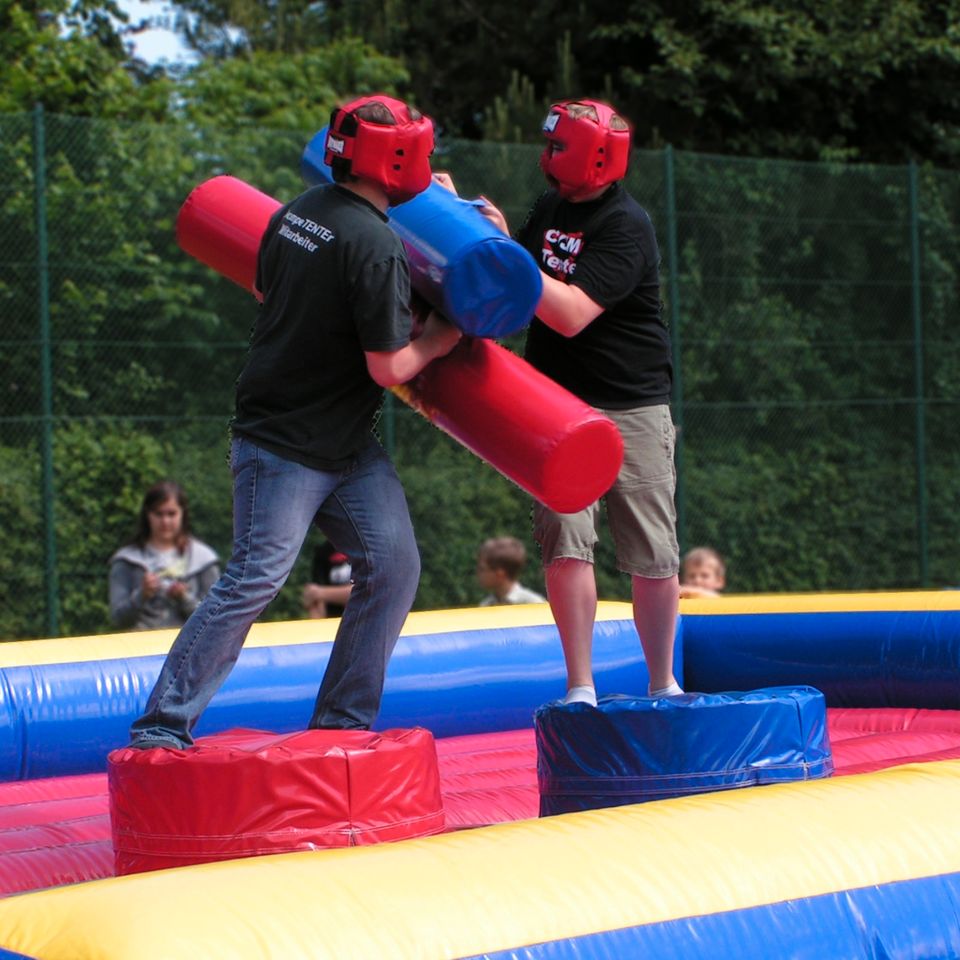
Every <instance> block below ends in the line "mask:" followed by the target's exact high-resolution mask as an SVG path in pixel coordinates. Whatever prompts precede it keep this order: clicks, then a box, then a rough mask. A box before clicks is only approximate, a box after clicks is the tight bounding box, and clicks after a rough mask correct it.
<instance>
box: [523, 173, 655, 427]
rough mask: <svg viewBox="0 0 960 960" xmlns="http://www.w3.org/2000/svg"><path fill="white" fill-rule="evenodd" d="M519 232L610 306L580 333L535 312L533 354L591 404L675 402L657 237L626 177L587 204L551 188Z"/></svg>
mask: <svg viewBox="0 0 960 960" xmlns="http://www.w3.org/2000/svg"><path fill="white" fill-rule="evenodd" d="M517 239H518V240H519V242H520V243H521V244H522V245H523V246H524V247H525V248H526V249H527V250H528V251H529V252H530V253H531V254H532V255H533V258H534V259H535V260H536V261H537V263H538V264H539V266H540V269H541V270H543V271H544V273H546V274H547V275H548V276H550V277H553V278H555V279H557V280H562V281H563V282H564V283H572V284H574V285H576V286H578V287H580V288H581V289H582V290H583V292H584V293H585V294H586V295H587V296H588V297H590V299H591V300H593V301H594V302H595V303H597V304H599V305H600V306H601V307H603V308H604V312H603V313H601V314H600V316H598V317H597V318H596V319H595V320H594V321H593V322H592V323H590V324H588V325H587V327H585V328H584V329H583V330H581V331H580V333H578V334H577V335H576V336H573V337H564V336H563V335H562V334H559V333H556V332H555V331H554V330H551V329H550V328H549V327H548V326H546V324H544V323H542V322H541V321H540V320H538V319H534V321H533V323H532V324H531V325H530V330H529V332H528V334H527V345H526V351H525V357H526V359H527V360H528V361H529V362H530V363H531V364H532V365H533V366H534V367H536V368H537V369H538V370H540V371H542V372H543V373H545V374H546V375H547V376H548V377H550V378H551V379H552V380H555V381H556V382H557V383H559V384H561V385H562V386H564V387H566V388H567V389H568V390H569V391H570V392H571V393H574V394H576V395H577V396H578V397H580V398H581V399H582V400H585V401H586V402H587V403H589V404H590V405H591V406H595V407H606V408H608V409H612V410H626V409H630V408H631V407H642V406H649V405H651V404H655V403H667V402H669V399H670V389H671V385H672V382H673V362H672V358H671V349H670V335H669V332H668V331H667V328H666V326H665V325H664V323H663V317H662V304H661V302H660V252H659V249H658V247H657V238H656V234H655V233H654V230H653V224H652V223H651V222H650V217H649V216H648V215H647V212H646V211H645V210H644V209H643V207H641V206H640V205H639V204H638V203H637V202H636V200H634V199H633V197H631V196H630V194H629V193H627V191H626V190H624V189H623V186H622V184H620V183H615V184H613V186H611V187H610V189H609V190H607V191H606V193H604V194H603V195H602V196H600V197H598V198H597V199H596V200H590V201H588V202H586V203H570V202H569V201H567V200H563V199H562V198H561V197H560V195H559V194H558V193H557V192H556V191H554V190H549V191H547V192H546V193H544V194H543V195H542V196H541V197H540V198H539V199H538V200H537V202H536V204H535V205H534V207H533V209H532V210H531V211H530V214H529V215H528V217H527V220H526V222H525V223H524V224H523V226H522V227H521V228H520V231H519V233H518V236H517Z"/></svg>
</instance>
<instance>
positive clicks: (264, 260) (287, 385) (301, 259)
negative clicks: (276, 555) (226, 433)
mask: <svg viewBox="0 0 960 960" xmlns="http://www.w3.org/2000/svg"><path fill="white" fill-rule="evenodd" d="M257 287H258V288H259V289H260V290H261V291H262V292H263V304H262V306H261V307H260V312H259V314H258V316H257V321H256V323H255V325H254V328H253V333H252V335H251V338H250V352H249V354H248V356H247V362H246V365H245V367H244V369H243V372H242V373H241V374H240V377H239V379H238V381H237V403H236V416H235V418H234V421H233V429H234V430H235V431H236V432H237V433H240V434H243V435H244V436H247V437H249V438H250V439H252V440H253V441H254V442H256V443H258V444H260V445H261V446H263V447H265V448H266V449H268V450H270V451H272V452H274V453H276V454H278V455H279V456H282V457H286V458H287V459H289V460H295V461H297V462H298V463H303V464H306V465H307V466H310V467H315V468H317V469H321V470H336V469H339V468H341V467H343V466H345V465H346V464H347V463H348V462H349V461H350V459H351V458H352V457H353V456H354V455H355V454H356V453H357V452H358V451H359V450H360V449H361V448H362V447H363V446H364V444H365V443H366V441H367V438H368V436H369V434H370V429H371V426H372V423H373V417H374V414H375V413H376V410H377V407H378V405H379V404H380V401H381V399H382V398H383V388H382V387H380V386H379V385H378V384H377V383H376V382H375V381H374V380H373V378H372V377H371V376H370V373H369V371H368V370H367V364H366V358H365V356H364V351H367V350H370V351H392V350H398V349H400V348H401V347H404V346H406V345H407V343H409V341H410V329H411V325H412V321H411V317H410V307H409V303H410V274H409V271H408V269H407V260H406V255H405V253H404V250H403V244H402V243H401V242H400V239H399V237H397V235H396V234H395V233H394V232H393V231H392V230H391V229H390V228H389V226H388V225H387V218H386V217H385V216H384V215H383V214H382V213H381V212H380V211H379V210H377V208H376V207H374V206H373V205H372V204H370V203H368V202H367V201H366V200H364V199H363V198H362V197H358V196H357V195H356V194H354V193H352V192H351V191H349V190H345V189H343V188H342V187H339V186H335V185H325V186H319V187H313V188H311V189H310V190H307V191H306V192H305V193H303V194H301V195H300V196H299V197H297V198H296V199H295V200H293V201H292V202H291V203H289V204H287V205H286V206H285V207H282V208H281V209H280V210H278V211H277V212H276V214H274V216H273V217H272V218H271V220H270V224H269V226H268V227H267V230H266V232H265V233H264V235H263V240H262V241H261V243H260V254H259V258H258V262H257Z"/></svg>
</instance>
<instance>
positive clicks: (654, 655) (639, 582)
mask: <svg viewBox="0 0 960 960" xmlns="http://www.w3.org/2000/svg"><path fill="white" fill-rule="evenodd" d="M632 579H633V621H634V623H635V624H636V625H637V633H638V634H639V635H640V645H641V646H642V647H643V655H644V657H645V658H646V661H647V669H648V670H649V671H650V689H651V690H657V689H660V688H663V687H669V686H670V684H671V683H675V682H676V680H675V678H674V676H673V642H674V637H675V635H676V630H677V609H678V606H679V597H680V585H679V578H678V577H677V576H676V575H674V576H672V577H666V578H664V579H662V580H654V579H651V578H649V577H636V576H635V577H633V578H632ZM558 624H559V621H558Z"/></svg>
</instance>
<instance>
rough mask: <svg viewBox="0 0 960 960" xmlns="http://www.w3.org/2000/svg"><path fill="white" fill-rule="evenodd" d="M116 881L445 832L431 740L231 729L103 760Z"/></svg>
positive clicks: (412, 734)
mask: <svg viewBox="0 0 960 960" xmlns="http://www.w3.org/2000/svg"><path fill="white" fill-rule="evenodd" d="M108 781H109V790H110V825H111V830H112V834H113V849H114V856H115V862H116V872H117V874H118V875H124V874H130V873H143V872H145V871H148V870H160V869H163V868H166V867H180V866H186V865H187V864H195V863H207V862H210V861H214V860H233V859H238V858H240V857H253V856H259V855H262V854H270V853H289V852H292V851H296V850H315V849H317V848H320V847H348V846H357V845H365V844H372V843H380V842H382V841H385V840H403V839H406V838H408V837H420V836H426V835H429V834H434V833H440V832H442V831H443V829H444V816H443V803H442V800H441V796H440V775H439V772H438V767H437V751H436V746H435V744H434V740H433V735H432V734H431V733H430V732H429V731H428V730H424V729H422V728H419V727H414V728H413V729H410V730H386V731H383V732H379V733H372V732H370V731H366V730H304V731H301V732H298V733H291V734H275V733H266V732H263V731H260V730H231V731H227V732H226V733H221V734H217V735H216V736H211V737H206V738H202V739H201V740H198V741H197V743H196V745H195V746H193V747H191V748H189V749H188V750H163V749H156V750H132V749H130V748H128V747H124V748H122V749H120V750H114V751H113V752H112V753H111V754H110V756H109V757H108Z"/></svg>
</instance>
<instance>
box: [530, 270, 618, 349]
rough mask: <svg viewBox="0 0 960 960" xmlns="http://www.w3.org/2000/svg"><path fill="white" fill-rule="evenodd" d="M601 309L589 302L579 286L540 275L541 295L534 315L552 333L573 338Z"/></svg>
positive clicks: (596, 304)
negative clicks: (541, 282)
mask: <svg viewBox="0 0 960 960" xmlns="http://www.w3.org/2000/svg"><path fill="white" fill-rule="evenodd" d="M601 313H603V307H601V306H600V305H599V304H598V303H595V302H594V301H593V300H591V299H590V298H589V297H588V296H587V295H586V294H585V293H584V292H583V290H581V289H580V287H577V286H573V285H572V284H569V283H563V282H562V281H560V280H556V279H554V278H553V277H549V276H547V275H546V274H544V275H543V293H541V295H540V301H539V303H538V304H537V316H538V317H539V318H540V320H541V321H542V322H543V323H545V324H546V325H547V326H548V327H550V329H551V330H555V331H556V332H557V333H559V334H562V335H563V336H565V337H573V336H576V335H577V334H578V333H580V331H581V330H583V329H584V328H586V327H587V326H588V325H589V324H590V323H592V322H593V321H594V320H595V319H596V318H597V317H598V316H600V314H601Z"/></svg>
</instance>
